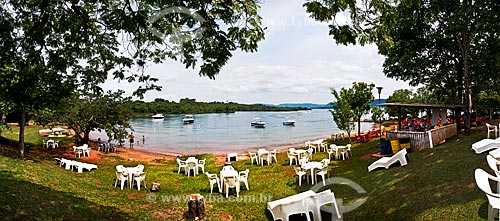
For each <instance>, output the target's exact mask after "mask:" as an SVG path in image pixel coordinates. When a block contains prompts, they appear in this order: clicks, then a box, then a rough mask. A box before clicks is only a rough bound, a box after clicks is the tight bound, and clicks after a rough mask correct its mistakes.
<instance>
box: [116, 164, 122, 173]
mask: <svg viewBox="0 0 500 221" xmlns="http://www.w3.org/2000/svg"><path fill="white" fill-rule="evenodd" d="M123 168H124V167H123V165H116V167H115V169H116V171H118V172H122V171H123Z"/></svg>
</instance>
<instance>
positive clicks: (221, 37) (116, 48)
mask: <svg viewBox="0 0 500 221" xmlns="http://www.w3.org/2000/svg"><path fill="white" fill-rule="evenodd" d="M0 2H1V3H2V6H1V7H0V51H1V53H0V76H1V81H0V100H2V101H4V102H5V103H7V104H9V105H11V106H12V107H13V109H16V110H18V112H19V113H21V117H20V121H19V124H20V127H21V133H20V135H19V150H20V156H21V157H23V156H24V132H23V130H24V125H25V121H26V119H28V118H29V114H30V113H32V112H33V111H35V110H40V109H44V108H50V107H53V106H54V105H56V104H57V102H58V101H59V100H60V99H62V98H64V97H67V96H70V95H71V93H72V92H73V91H74V90H75V89H76V88H79V89H82V90H84V91H90V92H91V93H95V94H99V93H102V89H101V88H100V86H99V85H100V84H101V83H103V82H104V81H106V79H107V78H108V75H111V76H112V77H113V78H114V79H117V80H126V81H129V82H132V81H138V82H141V83H142V85H141V86H140V87H139V88H137V90H136V91H135V93H134V95H137V96H139V97H142V95H143V94H144V93H145V92H146V91H147V90H160V88H161V87H160V86H158V85H155V84H154V82H155V81H157V79H155V78H151V77H150V75H149V74H148V73H146V69H145V67H146V65H147V64H148V63H151V62H152V63H159V62H162V61H164V60H165V59H173V60H177V61H179V62H181V63H183V64H185V66H186V67H190V68H194V67H199V74H200V75H201V76H207V77H209V78H211V79H213V78H215V76H216V75H217V74H218V73H219V71H220V70H221V68H222V66H223V65H224V64H226V63H227V61H228V59H229V58H230V57H231V56H232V53H233V52H234V51H235V50H238V49H239V50H242V51H245V52H253V51H255V50H256V49H257V43H258V42H259V41H260V40H262V39H263V38H264V30H263V28H262V27H261V17H260V16H259V15H258V14H257V10H258V8H259V5H258V2H257V1H253V0H228V1H199V0H187V1H166V0H160V1H142V0H137V1H127V0H126V1H118V0H97V1H85V0H74V1H63V0H33V1H18V0H0Z"/></svg>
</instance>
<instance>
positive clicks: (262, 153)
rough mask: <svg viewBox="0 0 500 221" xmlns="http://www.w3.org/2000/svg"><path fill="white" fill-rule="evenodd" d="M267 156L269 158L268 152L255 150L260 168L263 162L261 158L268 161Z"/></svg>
mask: <svg viewBox="0 0 500 221" xmlns="http://www.w3.org/2000/svg"><path fill="white" fill-rule="evenodd" d="M268 156H269V150H266V149H259V150H257V157H258V158H259V162H260V165H261V166H264V161H263V160H264V159H263V157H265V158H266V160H269V159H268Z"/></svg>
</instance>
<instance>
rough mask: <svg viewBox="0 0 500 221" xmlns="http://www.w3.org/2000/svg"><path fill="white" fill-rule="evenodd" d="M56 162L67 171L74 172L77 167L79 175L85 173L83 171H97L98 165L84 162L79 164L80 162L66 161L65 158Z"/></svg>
mask: <svg viewBox="0 0 500 221" xmlns="http://www.w3.org/2000/svg"><path fill="white" fill-rule="evenodd" d="M54 159H55V160H56V162H59V165H60V166H61V167H62V166H64V168H65V169H67V170H69V169H71V170H73V168H75V167H76V169H77V171H78V173H81V172H83V169H86V170H88V171H90V170H92V169H97V165H95V164H90V163H83V162H78V161H75V160H68V159H64V158H54Z"/></svg>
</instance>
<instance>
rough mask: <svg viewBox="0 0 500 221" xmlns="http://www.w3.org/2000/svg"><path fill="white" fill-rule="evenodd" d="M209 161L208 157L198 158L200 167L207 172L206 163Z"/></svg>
mask: <svg viewBox="0 0 500 221" xmlns="http://www.w3.org/2000/svg"><path fill="white" fill-rule="evenodd" d="M206 162H207V158H205V159H203V160H198V167H199V168H201V171H202V172H203V173H205V163H206Z"/></svg>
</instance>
